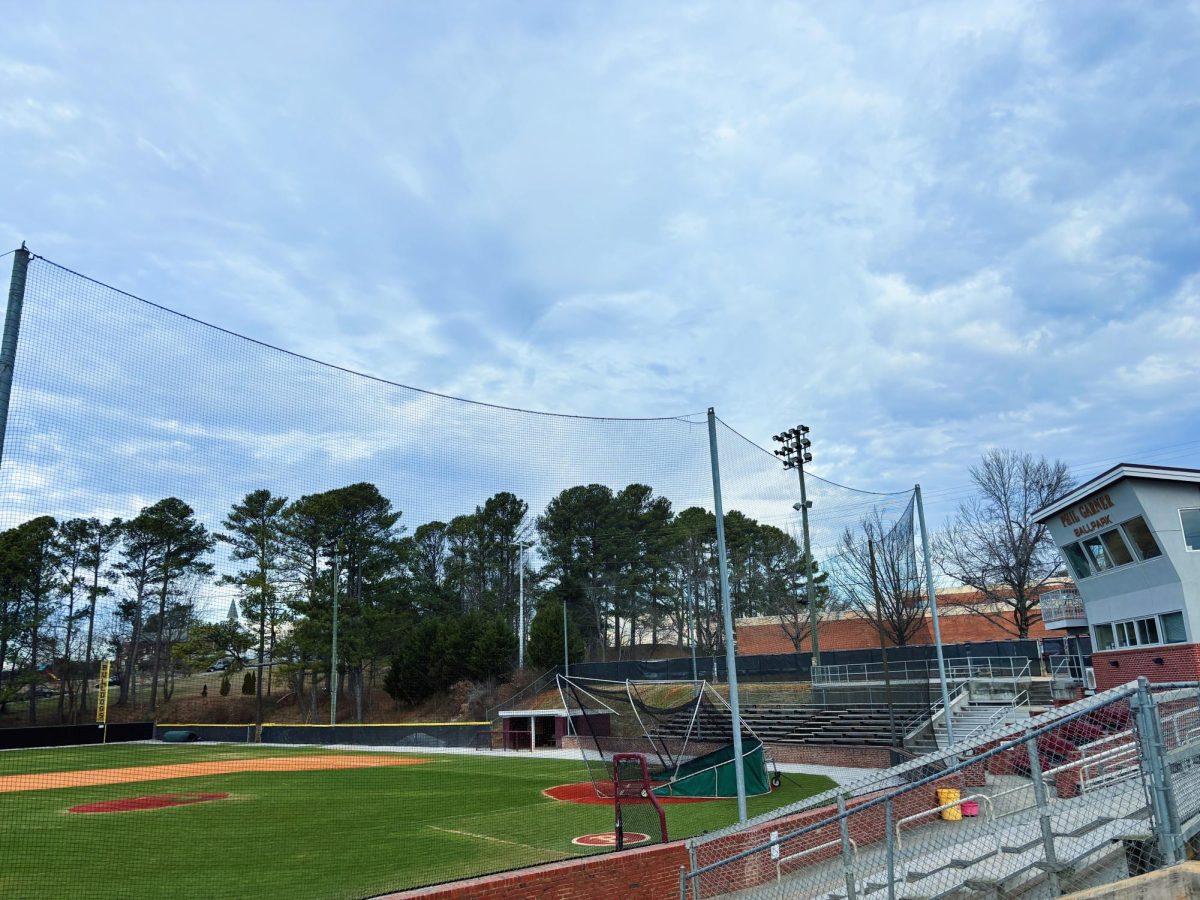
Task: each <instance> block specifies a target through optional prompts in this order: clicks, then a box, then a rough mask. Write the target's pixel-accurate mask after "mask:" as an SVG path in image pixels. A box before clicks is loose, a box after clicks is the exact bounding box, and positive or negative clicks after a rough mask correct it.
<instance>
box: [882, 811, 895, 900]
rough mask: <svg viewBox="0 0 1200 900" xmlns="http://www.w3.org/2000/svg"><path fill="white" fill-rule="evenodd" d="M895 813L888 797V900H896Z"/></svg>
mask: <svg viewBox="0 0 1200 900" xmlns="http://www.w3.org/2000/svg"><path fill="white" fill-rule="evenodd" d="M894 816H895V813H894V812H893V811H892V798H891V797H888V799H887V803H885V804H884V805H883V823H884V825H883V827H884V828H886V829H887V837H886V839H885V840H886V841H887V844H886V846H887V878H888V900H896V836H895V835H894V834H893V833H892V829H893V827H894V826H893V824H892V819H893V817H894Z"/></svg>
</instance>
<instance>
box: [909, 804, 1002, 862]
mask: <svg viewBox="0 0 1200 900" xmlns="http://www.w3.org/2000/svg"><path fill="white" fill-rule="evenodd" d="M969 800H982V801H983V802H984V805H985V806H987V810H988V813H989V815H988V816H984V819H983V820H984V821H985V822H988V821H991V822H995V821H996V809H995V807H993V806H992V798H991V797H989V796H988V795H987V794H971V795H969V796H967V797H959V798H958V799H957V800H955V801H953V802H952V803H944V804H942V805H941V806H935V807H934V808H933V809H927V810H925V811H924V812H919V813H913V814H912V815H911V816H905V817H904V818H903V819H900V820H899V821H898V822H896V852H897V853H899V852H901V851H903V850H904V845H903V843H902V842H901V840H900V826H901V825H903V824H904V823H905V822H912V821H915V820H916V819H923V818H925V817H926V816H931V815H933V814H934V813H940V812H942V811H943V810H947V809H951V808H953V807H955V806H961V805H962V804H963V803H966V802H967V801H969Z"/></svg>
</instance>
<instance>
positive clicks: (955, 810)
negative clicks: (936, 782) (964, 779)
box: [937, 788, 962, 822]
mask: <svg viewBox="0 0 1200 900" xmlns="http://www.w3.org/2000/svg"><path fill="white" fill-rule="evenodd" d="M960 797H962V791H960V790H959V789H958V788H938V792H937V805H938V806H946V804H948V803H955V802H957V801H958V799H959V798H960ZM942 818H943V819H945V820H946V821H947V822H958V821H960V820H961V819H962V809H960V808H959V807H957V806H946V809H943V810H942Z"/></svg>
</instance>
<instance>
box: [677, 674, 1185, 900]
mask: <svg viewBox="0 0 1200 900" xmlns="http://www.w3.org/2000/svg"><path fill="white" fill-rule="evenodd" d="M1197 788H1200V686H1198V685H1197V684H1195V683H1185V684H1172V685H1157V684H1156V685H1151V684H1149V683H1148V682H1146V680H1145V679H1142V680H1140V681H1139V682H1136V683H1133V684H1130V685H1127V686H1125V687H1120V688H1114V689H1112V690H1109V691H1106V692H1104V693H1103V694H1099V695H1097V696H1095V697H1093V698H1088V699H1086V700H1082V701H1079V702H1076V703H1073V704H1071V705H1069V706H1065V707H1062V708H1060V709H1055V710H1052V711H1050V712H1047V713H1045V714H1044V715H1041V716H1038V717H1037V718H1035V719H1032V720H1029V721H1028V722H1025V723H1019V724H1007V725H1003V726H999V727H996V728H993V729H992V730H990V731H989V732H987V733H985V734H982V735H978V736H977V737H975V738H974V739H972V740H970V741H967V742H960V743H959V744H956V745H955V746H953V747H950V748H948V749H946V750H944V751H939V752H938V753H935V754H931V755H928V756H924V757H920V758H917V759H914V760H912V761H910V762H907V763H904V764H902V765H899V766H895V767H893V768H891V769H888V770H885V771H883V772H879V773H873V774H872V775H870V776H867V777H864V778H863V779H861V780H859V781H857V782H853V783H850V784H846V785H842V786H840V787H839V788H837V789H835V790H832V791H829V792H827V793H825V794H821V795H819V796H815V797H812V798H809V799H807V800H805V801H803V802H802V803H800V804H796V805H795V806H793V807H791V808H785V809H780V810H777V811H775V812H772V813H770V814H769V815H766V816H761V817H758V818H757V819H754V820H752V821H750V822H749V823H747V824H745V825H739V826H732V827H730V828H727V829H724V830H720V831H716V832H713V833H711V834H707V835H704V836H702V837H699V838H695V839H693V840H692V841H690V842H689V858H690V861H691V862H690V865H689V866H688V867H686V870H685V871H682V872H681V877H680V897H681V898H700V897H705V898H716V897H724V896H737V897H762V898H784V897H804V898H829V900H833V898H844V900H854V898H859V897H866V896H877V897H887V898H889V900H894V898H908V897H941V896H951V895H952V896H954V897H981V898H983V897H987V898H1009V897H1013V898H1015V897H1057V896H1060V895H1061V894H1063V893H1067V892H1070V891H1075V890H1080V889H1083V888H1087V887H1091V886H1095V885H1100V884H1106V883H1109V882H1111V881H1113V880H1116V879H1118V878H1123V877H1126V876H1129V875H1136V874H1141V873H1143V872H1145V871H1149V870H1151V869H1154V868H1157V867H1160V866H1165V865H1171V864H1173V863H1175V862H1178V861H1180V860H1182V859H1184V858H1185V855H1186V854H1187V853H1188V852H1189V847H1190V846H1191V844H1192V842H1193V841H1194V839H1195V836H1196V834H1197V832H1198V831H1200V790H1197Z"/></svg>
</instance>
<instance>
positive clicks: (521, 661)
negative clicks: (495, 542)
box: [512, 541, 567, 669]
mask: <svg viewBox="0 0 1200 900" xmlns="http://www.w3.org/2000/svg"><path fill="white" fill-rule="evenodd" d="M512 546H514V547H517V548H519V549H518V554H517V578H518V582H517V583H518V585H519V587H518V588H517V668H518V669H523V668H525V542H524V541H513V544H512ZM563 609H564V610H565V609H566V605H565V601H564V606H563ZM566 621H567V618H566V613H565V612H564V613H563V634H564V635H565V634H566V633H567V632H566V627H567V626H566ZM564 640H565V638H564Z"/></svg>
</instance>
